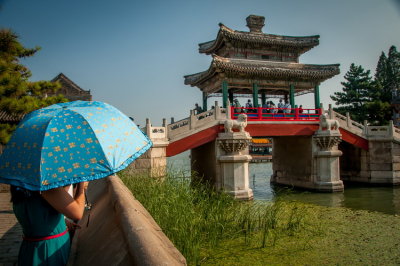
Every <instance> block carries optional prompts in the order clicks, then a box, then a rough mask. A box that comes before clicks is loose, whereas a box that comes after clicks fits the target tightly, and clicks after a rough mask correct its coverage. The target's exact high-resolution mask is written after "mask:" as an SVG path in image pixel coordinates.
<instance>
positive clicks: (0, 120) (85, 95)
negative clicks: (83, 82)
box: [0, 73, 92, 124]
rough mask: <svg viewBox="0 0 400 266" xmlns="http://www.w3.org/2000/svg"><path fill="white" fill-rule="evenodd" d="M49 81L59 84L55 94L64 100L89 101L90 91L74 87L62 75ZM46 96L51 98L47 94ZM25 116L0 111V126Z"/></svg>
mask: <svg viewBox="0 0 400 266" xmlns="http://www.w3.org/2000/svg"><path fill="white" fill-rule="evenodd" d="M51 81H53V82H55V81H58V82H60V84H61V88H60V89H59V90H58V91H57V94H63V95H64V96H65V98H67V99H68V100H70V101H76V100H82V101H91V100H92V95H91V94H90V90H88V91H87V90H84V89H82V88H81V87H79V86H78V85H76V84H75V83H74V82H73V81H72V80H70V79H69V78H68V77H67V76H65V75H64V74H63V73H60V74H58V75H57V76H56V77H55V78H54V79H52V80H51ZM48 96H52V95H51V94H48ZM24 116H25V114H20V115H14V114H10V113H8V112H6V111H4V110H0V124H18V123H19V121H21V120H22V118H23V117H24Z"/></svg>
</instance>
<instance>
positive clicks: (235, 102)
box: [233, 99, 242, 113]
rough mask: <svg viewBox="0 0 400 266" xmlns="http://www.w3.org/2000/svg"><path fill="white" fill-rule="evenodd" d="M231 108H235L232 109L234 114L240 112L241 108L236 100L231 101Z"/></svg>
mask: <svg viewBox="0 0 400 266" xmlns="http://www.w3.org/2000/svg"><path fill="white" fill-rule="evenodd" d="M233 107H235V109H234V111H235V113H241V112H242V106H241V105H240V103H239V101H238V99H235V100H233Z"/></svg>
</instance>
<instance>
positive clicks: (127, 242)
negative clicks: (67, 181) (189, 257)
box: [68, 176, 186, 265]
mask: <svg viewBox="0 0 400 266" xmlns="http://www.w3.org/2000/svg"><path fill="white" fill-rule="evenodd" d="M88 199H89V202H91V204H92V209H91V210H90V211H86V212H85V215H84V218H83V219H82V220H81V221H80V225H81V227H82V228H81V229H79V230H78V231H77V233H76V234H75V237H74V239H73V242H72V249H71V255H70V259H69V263H68V265H186V260H185V258H184V257H183V256H182V254H181V253H180V252H179V251H178V250H177V249H176V248H175V246H174V245H173V244H172V243H171V241H170V240H169V239H168V238H167V237H166V236H165V234H164V233H163V232H162V230H161V228H160V227H159V226H158V224H157V223H156V222H155V221H154V219H153V218H152V217H151V215H150V214H149V213H148V212H147V210H146V209H145V208H144V207H143V206H142V205H141V204H140V202H139V201H137V200H136V199H135V198H134V196H133V195H132V193H131V192H130V191H129V189H128V188H127V187H126V186H125V185H124V184H123V183H122V181H121V180H120V179H119V177H117V176H111V177H109V178H105V179H100V180H97V181H93V182H91V183H90V185H89V189H88Z"/></svg>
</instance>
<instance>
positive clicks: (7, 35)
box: [0, 29, 67, 144]
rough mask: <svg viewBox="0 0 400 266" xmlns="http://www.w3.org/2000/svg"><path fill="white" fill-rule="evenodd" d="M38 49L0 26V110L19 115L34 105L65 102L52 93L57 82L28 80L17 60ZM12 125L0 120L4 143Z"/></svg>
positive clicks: (27, 71)
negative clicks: (27, 44) (29, 45)
mask: <svg viewBox="0 0 400 266" xmlns="http://www.w3.org/2000/svg"><path fill="white" fill-rule="evenodd" d="M39 49H40V48H39V47H36V48H33V49H29V48H25V47H24V46H23V45H22V44H21V43H20V42H19V41H18V36H17V35H16V34H15V33H13V32H12V31H11V30H8V29H0V110H1V111H2V112H5V113H7V114H8V115H14V116H21V115H24V114H26V113H29V112H31V111H33V110H36V109H38V108H42V107H45V106H48V105H51V104H54V103H58V102H66V101H67V99H66V98H64V97H63V96H62V95H56V96H51V97H48V96H47V95H48V94H52V95H54V94H55V93H56V92H57V90H58V89H59V88H60V84H58V83H54V82H49V81H37V82H30V81H29V80H28V79H29V78H30V77H31V75H32V74H31V72H30V70H29V69H28V68H27V67H25V66H24V65H22V64H21V63H20V59H22V58H27V57H30V56H33V55H34V54H35V53H36V52H37V51H38V50H39ZM15 127H16V125H13V124H4V123H3V124H1V123H0V143H1V144H5V143H7V142H8V140H9V138H10V134H11V133H12V131H13V130H14V129H15Z"/></svg>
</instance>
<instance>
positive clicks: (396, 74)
mask: <svg viewBox="0 0 400 266" xmlns="http://www.w3.org/2000/svg"><path fill="white" fill-rule="evenodd" d="M387 86H388V87H389V88H390V89H391V90H392V91H395V90H400V53H399V52H397V49H396V46H391V47H390V48H389V53H388V60H387Z"/></svg>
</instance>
